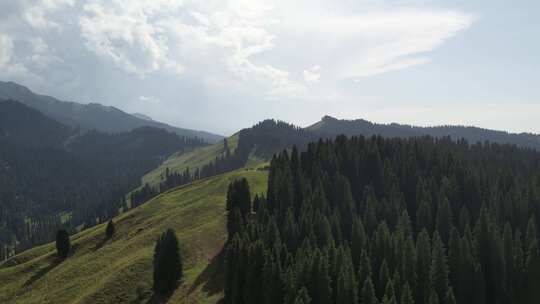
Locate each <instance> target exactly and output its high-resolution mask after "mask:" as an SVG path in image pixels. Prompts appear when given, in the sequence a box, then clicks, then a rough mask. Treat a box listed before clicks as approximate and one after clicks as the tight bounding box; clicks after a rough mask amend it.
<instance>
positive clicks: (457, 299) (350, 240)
mask: <svg viewBox="0 0 540 304" xmlns="http://www.w3.org/2000/svg"><path fill="white" fill-rule="evenodd" d="M255 201H256V202H255ZM252 205H253V206H252ZM255 205H257V207H256V208H255V207H254V206H255ZM227 207H228V210H229V212H228V224H227V227H228V232H229V240H228V243H227V245H226V248H225V260H224V263H225V299H224V300H225V303H235V304H237V303H240V304H241V303H298V304H300V303H350V304H357V303H362V304H364V303H369V304H375V303H385V304H386V303H403V304H406V303H407V304H408V303H420V304H424V303H426V304H428V303H429V304H435V303H441V304H453V303H475V304H476V303H480V304H482V303H502V304H505V303H536V302H537V300H538V299H539V298H540V294H539V293H540V290H539V289H538V288H537V286H539V284H540V252H539V247H538V238H537V234H538V225H537V223H536V221H537V220H536V219H538V218H539V216H540V153H538V152H535V151H533V150H528V149H518V148H516V147H514V146H507V145H499V144H490V143H486V144H474V145H469V144H468V143H467V142H465V141H458V142H454V141H452V140H451V139H450V138H441V139H432V138H428V137H425V138H416V139H408V140H404V139H383V138H381V137H372V138H369V139H366V138H363V137H353V138H350V139H348V138H346V137H344V136H340V137H338V138H337V139H335V140H334V141H322V140H321V141H319V142H317V143H312V144H309V146H308V148H307V150H306V152H303V153H299V152H298V151H297V150H296V149H293V150H292V152H291V153H287V152H283V153H281V154H279V155H277V156H275V157H274V158H273V159H272V162H271V166H270V172H269V181H268V191H267V194H266V198H265V197H257V198H256V199H254V200H253V202H252V201H251V200H250V195H249V186H248V185H247V183H246V182H245V181H241V182H235V183H233V184H232V185H231V187H230V189H229V195H228V202H227Z"/></svg>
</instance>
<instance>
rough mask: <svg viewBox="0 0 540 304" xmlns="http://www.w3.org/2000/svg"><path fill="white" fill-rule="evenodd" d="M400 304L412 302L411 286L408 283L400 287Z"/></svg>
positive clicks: (412, 303) (411, 303) (410, 303)
mask: <svg viewBox="0 0 540 304" xmlns="http://www.w3.org/2000/svg"><path fill="white" fill-rule="evenodd" d="M400 304H414V299H413V295H412V291H411V288H410V287H409V284H407V283H405V285H403V288H402V289H401V301H400Z"/></svg>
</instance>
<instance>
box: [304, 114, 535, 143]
mask: <svg viewBox="0 0 540 304" xmlns="http://www.w3.org/2000/svg"><path fill="white" fill-rule="evenodd" d="M306 130H308V131H311V132H313V133H316V134H318V135H319V136H322V137H334V136H336V135H340V134H345V135H347V136H353V135H363V136H372V135H381V136H383V137H401V138H404V137H418V136H425V135H429V136H433V137H443V136H450V137H451V138H452V139H454V140H459V139H462V138H464V139H466V140H467V141H468V142H469V143H476V142H485V141H490V142H494V143H500V144H513V145H517V146H519V147H527V148H533V149H536V150H540V136H539V135H535V134H530V133H519V134H516V133H508V132H503V131H494V130H488V129H482V128H477V127H465V126H437V127H416V126H410V125H402V124H396V123H392V124H377V123H373V122H370V121H367V120H364V119H357V120H342V119H336V118H333V117H330V116H325V117H323V118H322V119H321V121H319V122H317V123H315V124H313V125H311V126H309V127H307V128H306Z"/></svg>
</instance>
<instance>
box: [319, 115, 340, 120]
mask: <svg viewBox="0 0 540 304" xmlns="http://www.w3.org/2000/svg"><path fill="white" fill-rule="evenodd" d="M336 120H338V119H337V118H335V117H332V116H330V115H324V116H323V118H321V121H336Z"/></svg>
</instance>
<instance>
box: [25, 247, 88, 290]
mask: <svg viewBox="0 0 540 304" xmlns="http://www.w3.org/2000/svg"><path fill="white" fill-rule="evenodd" d="M78 247H79V244H75V245H73V246H71V250H70V251H69V253H68V257H67V258H65V259H62V258H60V257H59V256H58V255H57V254H56V253H55V254H53V255H51V259H52V260H51V262H50V263H49V265H48V266H47V267H45V268H41V269H40V270H39V271H38V272H36V273H35V274H34V275H33V276H31V277H30V278H29V279H28V280H26V282H24V284H23V286H24V287H28V286H30V285H32V284H34V283H35V282H36V281H37V280H39V279H41V278H42V277H43V276H44V275H46V274H47V273H48V272H49V271H51V270H53V269H54V268H56V266H58V265H60V264H62V262H64V261H65V260H66V259H69V258H70V257H71V256H73V255H74V254H75V252H76V251H77V248H78Z"/></svg>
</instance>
